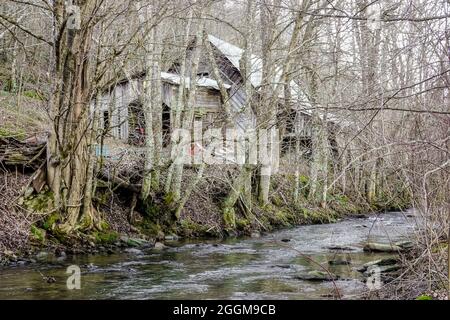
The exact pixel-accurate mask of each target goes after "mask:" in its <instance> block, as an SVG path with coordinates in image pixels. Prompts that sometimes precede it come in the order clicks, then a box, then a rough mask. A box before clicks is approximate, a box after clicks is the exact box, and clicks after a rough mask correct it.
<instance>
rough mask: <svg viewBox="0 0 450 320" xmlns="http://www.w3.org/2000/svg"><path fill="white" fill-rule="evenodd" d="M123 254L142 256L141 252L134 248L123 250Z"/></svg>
mask: <svg viewBox="0 0 450 320" xmlns="http://www.w3.org/2000/svg"><path fill="white" fill-rule="evenodd" d="M125 252H126V253H129V254H135V255H141V254H143V252H142V251H141V250H139V249H136V248H128V249H125Z"/></svg>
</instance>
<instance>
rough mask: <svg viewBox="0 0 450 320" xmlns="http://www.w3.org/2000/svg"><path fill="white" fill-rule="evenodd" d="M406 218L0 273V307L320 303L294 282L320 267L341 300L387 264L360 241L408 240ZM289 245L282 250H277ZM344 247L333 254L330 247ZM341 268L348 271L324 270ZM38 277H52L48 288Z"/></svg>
mask: <svg viewBox="0 0 450 320" xmlns="http://www.w3.org/2000/svg"><path fill="white" fill-rule="evenodd" d="M415 225H416V224H415V218H414V216H413V215H412V214H411V212H406V213H400V212H393V213H385V214H380V215H370V216H367V217H365V218H358V219H347V220H343V221H340V222H337V223H334V224H328V225H309V226H300V227H296V228H292V229H286V230H280V231H276V232H274V233H270V234H267V235H263V236H261V237H260V238H238V239H227V240H196V241H182V242H181V241H180V242H177V241H173V242H166V245H168V246H169V248H168V249H165V250H162V251H157V250H154V249H148V250H130V251H131V252H128V253H127V252H124V253H118V254H110V255H107V254H103V255H102V254H99V255H82V256H69V257H67V259H65V260H64V261H58V260H54V261H50V262H46V263H38V264H31V265H24V266H16V267H5V268H0V299H324V298H330V296H331V295H332V294H333V292H335V289H334V284H333V282H327V281H324V282H322V281H317V282H316V281H314V282H312V281H304V280H298V278H297V277H296V276H297V275H298V274H299V273H304V272H306V271H309V270H321V269H320V267H319V266H317V264H316V263H320V264H322V265H323V266H324V267H326V268H328V269H329V270H330V271H331V272H333V273H335V274H337V275H339V276H340V277H341V279H342V280H337V281H336V282H335V285H336V286H337V288H338V290H339V291H340V294H341V295H342V297H343V298H347V299H353V298H358V297H359V296H360V295H361V294H362V293H364V292H366V291H367V290H368V288H367V286H366V284H365V282H364V280H363V278H362V275H361V274H360V273H359V272H358V271H356V270H355V268H356V267H358V266H361V265H362V264H364V263H366V262H369V261H373V260H377V259H380V258H384V257H388V256H389V254H385V253H366V252H364V251H363V249H362V248H363V245H364V243H365V242H366V241H368V240H370V241H376V242H382V243H388V242H395V241H400V240H407V239H408V238H409V237H411V236H412V234H413V233H414V229H415ZM282 240H284V241H287V240H290V241H288V242H283V241H282ZM337 246H339V247H345V248H346V250H345V251H336V250H333V249H330V247H337ZM334 260H346V261H348V262H349V264H348V265H336V266H334V265H329V261H334ZM74 264H75V265H78V266H80V268H81V289H80V290H68V289H67V285H66V281H67V278H68V277H69V275H68V274H66V269H67V267H68V266H70V265H74ZM42 275H45V276H51V277H54V278H55V280H56V282H54V283H47V282H46V281H44V280H43V277H42Z"/></svg>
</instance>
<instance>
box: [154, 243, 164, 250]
mask: <svg viewBox="0 0 450 320" xmlns="http://www.w3.org/2000/svg"><path fill="white" fill-rule="evenodd" d="M165 248H167V246H166V245H165V244H164V243H162V242H155V246H154V247H153V249H155V250H163V249H165Z"/></svg>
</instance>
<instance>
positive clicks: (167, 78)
mask: <svg viewBox="0 0 450 320" xmlns="http://www.w3.org/2000/svg"><path fill="white" fill-rule="evenodd" d="M181 79H182V77H181V76H180V75H178V74H175V73H167V72H161V80H162V81H164V82H168V83H171V84H176V85H180V84H181ZM190 84H191V79H190V78H189V77H186V78H184V85H185V87H186V88H189V87H190ZM196 85H197V86H198V87H205V88H209V89H215V90H219V85H218V84H217V81H216V80H213V79H211V78H208V77H200V78H198V79H197V80H196ZM224 86H225V88H226V89H229V88H231V86H230V85H228V84H224Z"/></svg>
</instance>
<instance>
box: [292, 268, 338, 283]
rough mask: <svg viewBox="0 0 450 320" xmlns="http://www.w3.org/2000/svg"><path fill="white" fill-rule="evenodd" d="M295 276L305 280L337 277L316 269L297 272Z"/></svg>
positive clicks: (324, 279) (329, 279)
mask: <svg viewBox="0 0 450 320" xmlns="http://www.w3.org/2000/svg"><path fill="white" fill-rule="evenodd" d="M295 278H296V279H299V280H305V281H334V280H338V279H339V277H338V276H337V275H334V274H329V273H327V272H324V271H318V270H312V271H309V272H307V273H304V274H299V275H297V276H296V277H295Z"/></svg>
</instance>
